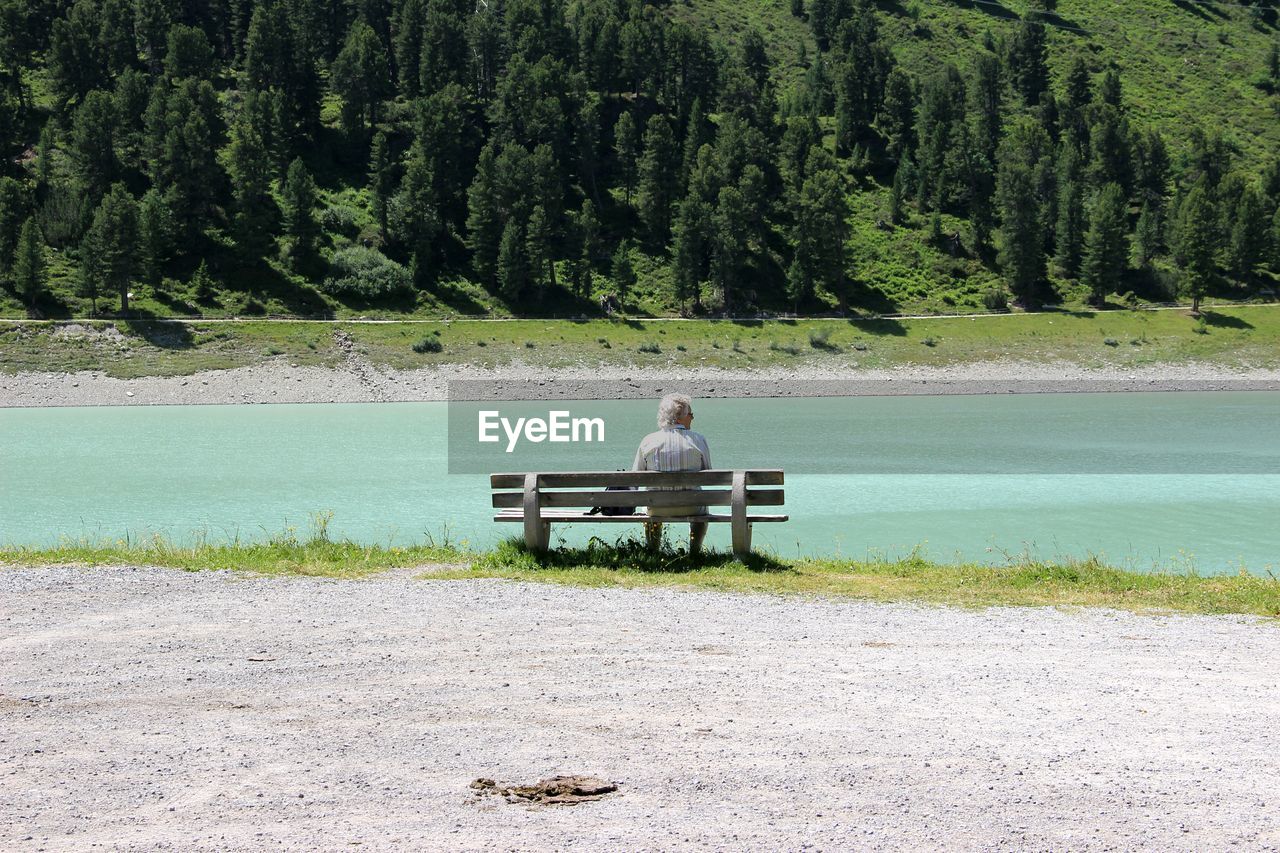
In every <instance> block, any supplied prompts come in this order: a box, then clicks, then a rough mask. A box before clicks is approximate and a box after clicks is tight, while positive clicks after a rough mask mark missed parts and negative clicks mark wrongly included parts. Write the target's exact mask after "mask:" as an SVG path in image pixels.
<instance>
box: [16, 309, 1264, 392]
mask: <svg viewBox="0 0 1280 853" xmlns="http://www.w3.org/2000/svg"><path fill="white" fill-rule="evenodd" d="M336 332H344V333H346V335H348V336H349V337H350V338H351V339H352V340H353V341H354V342H355V344H356V346H357V348H358V351H359V352H360V353H361V354H362V355H363V356H364V357H366V358H368V359H369V361H370V362H372V363H373V364H375V365H377V366H380V367H391V368H400V369H411V368H419V367H429V366H447V365H453V364H466V365H470V366H476V367H500V366H504V365H508V364H513V363H521V364H528V365H531V366H534V367H544V368H552V369H562V368H568V369H572V368H586V369H591V368H596V367H608V366H616V367H631V366H635V365H647V366H654V365H662V364H677V363H678V364H681V365H685V366H689V365H692V366H700V367H717V368H725V369H747V370H754V369H757V368H762V367H768V366H770V365H786V366H794V365H796V364H797V363H810V364H815V365H819V366H823V367H829V368H833V369H839V368H842V367H844V368H854V367H857V368H888V367H894V366H898V365H907V366H909V365H931V366H945V365H949V364H971V363H975V362H982V361H993V360H1006V361H1007V360H1015V361H1025V362H1031V363H1051V362H1058V361H1063V362H1070V363H1073V364H1078V365H1081V366H1085V367H1114V368H1134V367H1142V366H1144V365H1154V364H1185V363H1189V362H1198V363H1208V364H1217V365H1220V366H1223V367H1226V368H1235V367H1264V368H1265V367H1280V306H1274V305H1260V306H1247V307H1230V308H1228V307H1214V308H1210V309H1207V312H1206V315H1205V318H1204V321H1203V322H1200V321H1198V320H1196V319H1194V318H1192V317H1190V316H1189V314H1188V312H1186V311H1183V310H1168V311H1129V310H1112V311H1059V312H1050V313H1044V314H993V315H983V316H974V317H937V318H934V317H927V318H922V319H877V318H850V319H847V320H833V319H822V320H795V321H793V320H780V321H754V320H753V321H744V322H733V321H729V320H590V321H572V320H512V321H509V322H499V323H493V322H485V321H479V320H455V321H431V322H400V323H379V324H359V323H320V322H310V321H302V320H298V321H285V322H271V321H263V320H256V321H255V320H247V321H242V322H229V323H207V322H199V321H196V322H191V323H184V324H174V323H129V322H124V321H96V322H82V323H76V324H73V325H72V326H62V325H57V324H51V323H47V322H36V321H22V322H18V323H12V324H0V353H3V356H4V357H3V358H2V359H0V371H3V372H6V373H19V372H23V371H56V372H63V371H66V372H74V371H78V370H103V371H105V372H106V373H108V374H109V375H112V376H117V377H122V378H130V377H136V376H169V375H186V374H191V373H195V372H197V371H200V370H210V369H225V368H232V367H240V366H244V365H250V364H257V363H261V362H264V361H270V360H276V361H280V362H284V363H288V364H298V365H303V366H335V365H337V364H339V363H341V362H342V359H343V357H344V355H343V352H342V351H341V350H340V349H338V348H337V347H336V346H335V333H336ZM659 339H660V340H661V345H659V344H658V342H657V341H658V340H659ZM930 340H931V341H933V343H934V346H929V345H928V344H927V343H926V342H927V341H930ZM423 341H432V342H433V343H429V344H428V345H426V346H424V345H423ZM1108 341H1112V342H1115V343H1108ZM1133 341H1137V342H1138V343H1137V344H1132V343H1131V342H1133ZM1121 342H1125V343H1126V344H1127V345H1126V346H1119V345H1118V344H1119V343H1121ZM530 344H533V346H530ZM437 346H438V349H437Z"/></svg>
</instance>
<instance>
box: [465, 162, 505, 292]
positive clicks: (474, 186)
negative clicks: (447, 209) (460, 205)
mask: <svg viewBox="0 0 1280 853" xmlns="http://www.w3.org/2000/svg"><path fill="white" fill-rule="evenodd" d="M504 236H505V234H504V230H503V221H502V212H501V210H500V209H499V197H498V182H497V163H496V156H495V154H494V147H493V145H492V144H490V145H486V146H485V148H484V150H483V151H481V152H480V161H479V162H478V163H477V164H476V177H475V180H473V181H472V182H471V189H470V190H469V191H468V194H467V246H468V248H470V249H471V268H472V270H474V271H475V275H476V278H477V279H479V281H480V282H481V283H483V284H486V285H490V286H492V285H494V284H497V283H498V258H499V254H500V253H501V244H502V241H503V238H504Z"/></svg>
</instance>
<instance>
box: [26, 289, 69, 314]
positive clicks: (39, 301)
mask: <svg viewBox="0 0 1280 853" xmlns="http://www.w3.org/2000/svg"><path fill="white" fill-rule="evenodd" d="M26 311H27V317H29V318H30V319H32V320H69V319H71V306H70V305H68V304H67V302H66V300H65V299H63V298H62V297H61V296H59V295H58V294H56V293H51V292H50V291H48V290H45V291H43V292H42V293H41V294H40V295H39V296H37V297H36V303H35V305H34V306H33V307H28V308H27V309H26Z"/></svg>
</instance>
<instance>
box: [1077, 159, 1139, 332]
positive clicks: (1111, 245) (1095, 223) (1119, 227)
mask: <svg viewBox="0 0 1280 853" xmlns="http://www.w3.org/2000/svg"><path fill="white" fill-rule="evenodd" d="M1126 207H1127V202H1126V200H1125V195H1124V190H1123V189H1122V188H1121V187H1120V185H1119V184H1107V185H1106V186H1104V187H1103V188H1102V190H1101V191H1100V192H1099V193H1098V197H1097V198H1096V199H1094V202H1093V208H1092V209H1091V210H1090V212H1089V233H1088V235H1087V236H1086V237H1085V249H1084V261H1083V265H1082V267H1081V278H1082V280H1083V281H1084V283H1085V285H1086V286H1088V288H1089V294H1090V301H1091V302H1092V303H1093V304H1094V305H1095V306H1096V307H1098V308H1102V307H1104V306H1105V304H1106V298H1107V294H1108V293H1110V292H1111V291H1113V290H1117V289H1118V287H1119V284H1120V278H1121V276H1122V275H1123V273H1124V268H1125V262H1126V261H1127V260H1128V257H1129V241H1128V237H1127V230H1128V229H1127V228H1126V224H1125V218H1126V216H1125V215H1126Z"/></svg>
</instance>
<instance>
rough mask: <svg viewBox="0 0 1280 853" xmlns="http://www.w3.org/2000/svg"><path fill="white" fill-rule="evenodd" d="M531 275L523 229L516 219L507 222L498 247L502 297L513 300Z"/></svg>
mask: <svg viewBox="0 0 1280 853" xmlns="http://www.w3.org/2000/svg"><path fill="white" fill-rule="evenodd" d="M530 275H531V269H530V263H529V248H528V245H527V243H526V241H525V229H524V226H523V225H522V223H521V222H520V221H519V220H517V219H512V220H510V221H509V222H507V224H506V226H505V227H504V228H503V230H502V242H501V244H500V245H499V247H498V287H499V292H501V294H502V296H503V298H504V299H506V300H507V301H508V302H515V301H516V300H518V299H519V298H520V297H521V295H523V293H524V291H525V287H526V286H527V285H528V284H529V278H530Z"/></svg>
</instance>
